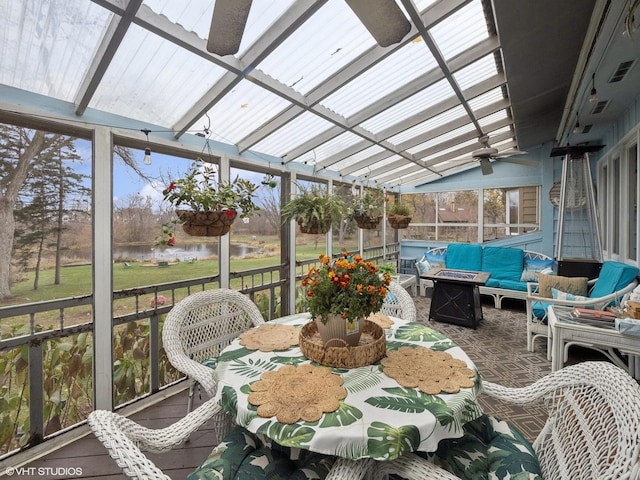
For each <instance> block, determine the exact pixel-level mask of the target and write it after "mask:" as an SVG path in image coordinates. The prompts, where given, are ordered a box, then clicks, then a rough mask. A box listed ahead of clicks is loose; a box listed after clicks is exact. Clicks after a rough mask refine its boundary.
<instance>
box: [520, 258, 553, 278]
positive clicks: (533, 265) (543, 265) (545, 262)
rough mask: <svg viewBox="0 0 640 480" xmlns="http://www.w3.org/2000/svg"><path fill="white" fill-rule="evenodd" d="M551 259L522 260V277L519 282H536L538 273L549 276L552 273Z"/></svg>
mask: <svg viewBox="0 0 640 480" xmlns="http://www.w3.org/2000/svg"><path fill="white" fill-rule="evenodd" d="M553 262H554V260H553V259H552V258H548V259H544V258H537V259H534V258H526V257H525V259H524V268H523V269H522V275H521V276H520V281H521V282H537V281H538V275H539V274H540V273H546V274H547V275H550V274H552V273H553Z"/></svg>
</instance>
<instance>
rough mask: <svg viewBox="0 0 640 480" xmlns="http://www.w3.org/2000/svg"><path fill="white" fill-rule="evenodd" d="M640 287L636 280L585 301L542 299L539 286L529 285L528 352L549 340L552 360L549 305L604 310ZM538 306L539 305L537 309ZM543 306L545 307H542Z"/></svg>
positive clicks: (592, 283)
mask: <svg viewBox="0 0 640 480" xmlns="http://www.w3.org/2000/svg"><path fill="white" fill-rule="evenodd" d="M594 284H595V280H591V281H589V284H588V287H589V290H591V289H593V286H594ZM637 285H638V282H637V281H636V280H634V281H632V282H631V283H629V284H628V285H627V286H625V287H624V288H621V289H620V290H617V291H615V292H613V293H611V294H609V295H606V296H603V297H596V298H586V299H584V300H560V299H556V298H547V297H541V296H539V294H538V284H537V283H535V282H529V283H527V299H526V302H527V303H526V308H527V350H529V351H530V352H534V351H535V341H536V339H537V338H546V339H547V360H551V344H552V342H553V339H552V338H551V337H550V336H549V335H550V332H549V327H548V325H547V313H546V309H547V307H548V306H549V305H559V306H564V307H582V308H595V309H597V310H602V309H604V308H606V307H607V305H609V304H611V303H612V302H619V301H621V299H622V298H623V297H624V296H625V295H626V294H628V293H630V292H631V291H633V289H634V288H635V287H636V286H637ZM536 305H539V306H538V307H536ZM541 306H543V307H541ZM541 309H542V310H544V315H543V316H542V317H540V315H541V314H539V313H537V311H538V310H541Z"/></svg>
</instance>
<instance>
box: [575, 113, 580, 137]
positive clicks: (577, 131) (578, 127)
mask: <svg viewBox="0 0 640 480" xmlns="http://www.w3.org/2000/svg"><path fill="white" fill-rule="evenodd" d="M573 133H580V121H579V120H578V114H577V113H576V126H575V127H573Z"/></svg>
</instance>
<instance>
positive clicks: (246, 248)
mask: <svg viewBox="0 0 640 480" xmlns="http://www.w3.org/2000/svg"><path fill="white" fill-rule="evenodd" d="M230 250H231V256H233V257H239V258H242V257H244V256H246V255H248V254H252V253H256V252H258V251H259V250H260V248H259V247H252V246H251V245H246V244H244V243H235V244H234V243H232V244H231V248H230ZM217 254H218V242H209V243H185V244H183V245H180V246H179V247H177V246H176V247H159V246H154V245H120V246H118V245H114V247H113V258H114V259H123V260H138V261H153V260H175V259H179V260H181V261H184V260H190V259H202V258H208V257H211V256H213V255H217Z"/></svg>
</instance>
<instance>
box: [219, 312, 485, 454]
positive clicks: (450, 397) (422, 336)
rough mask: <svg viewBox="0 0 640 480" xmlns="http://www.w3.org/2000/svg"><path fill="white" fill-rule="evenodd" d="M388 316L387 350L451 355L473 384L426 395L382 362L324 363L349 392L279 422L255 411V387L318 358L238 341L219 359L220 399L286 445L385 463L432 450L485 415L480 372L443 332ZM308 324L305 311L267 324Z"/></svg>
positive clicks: (240, 418) (247, 423)
mask: <svg viewBox="0 0 640 480" xmlns="http://www.w3.org/2000/svg"><path fill="white" fill-rule="evenodd" d="M391 320H392V321H393V324H392V325H391V326H390V327H389V328H387V329H385V336H386V343H387V347H386V350H387V352H389V351H391V350H397V349H399V348H401V347H403V346H412V347H426V348H428V349H430V350H432V351H439V352H446V353H448V354H450V355H451V356H452V357H453V358H455V359H459V360H462V361H463V362H464V363H465V364H466V366H467V367H468V368H469V369H472V370H473V372H474V376H473V378H472V380H473V386H472V387H469V388H460V389H459V391H458V392H457V393H442V392H441V393H438V394H428V393H424V392H423V391H421V390H420V389H418V388H409V387H403V386H401V385H400V384H399V383H398V382H397V381H396V380H395V379H393V378H391V377H389V376H387V375H386V374H385V373H384V371H383V366H382V365H381V363H380V361H377V362H375V363H373V364H371V365H366V366H362V367H357V368H349V369H347V368H337V367H326V368H329V369H330V370H331V371H332V373H335V374H337V375H339V376H340V377H341V378H342V380H343V383H342V387H344V389H345V390H346V397H345V398H344V399H341V400H340V401H339V408H338V409H337V410H335V411H333V412H330V413H324V414H323V415H322V416H321V418H320V419H319V420H317V421H312V422H309V421H304V420H299V421H297V422H295V423H291V424H288V423H281V422H279V421H278V420H277V419H276V418H275V417H263V416H259V415H258V413H257V411H258V409H257V407H256V406H254V405H252V404H250V403H249V399H248V398H249V394H250V393H251V391H252V390H251V385H252V384H253V383H254V382H257V381H259V380H260V379H261V376H262V375H263V374H264V373H265V372H269V371H276V370H278V369H279V368H281V367H283V366H285V365H293V366H299V365H302V364H308V363H313V362H311V361H310V360H309V359H307V358H306V357H305V356H304V355H303V354H302V352H301V350H300V347H299V346H298V345H292V346H290V347H289V348H288V349H286V350H279V351H266V352H265V351H260V350H251V349H249V348H247V347H246V346H244V345H241V344H240V339H239V338H237V339H235V340H234V341H233V342H232V343H231V345H229V346H228V347H226V348H225V349H224V350H223V351H222V352H221V354H220V355H219V356H218V358H217V359H216V360H215V370H214V378H215V380H216V382H217V383H218V388H217V392H216V396H217V398H218V401H219V402H220V404H221V405H222V407H223V408H224V410H225V411H226V412H227V413H229V414H230V415H232V416H233V417H234V419H235V421H236V423H237V424H238V425H240V426H242V427H245V428H246V429H248V430H249V431H251V432H253V433H255V434H257V435H260V436H262V437H263V438H265V439H270V440H271V441H274V442H276V443H278V444H280V445H284V446H287V447H293V448H302V449H307V450H311V451H314V452H318V453H323V454H328V455H336V456H340V457H344V458H348V459H353V460H357V459H361V458H372V459H375V460H382V461H383V460H394V459H396V458H398V457H400V456H402V455H404V454H406V453H408V452H412V451H425V452H432V451H435V450H436V449H437V446H438V442H440V440H442V439H445V438H458V437H461V436H462V434H463V425H464V424H465V423H466V422H469V421H471V420H474V419H476V418H478V417H479V416H480V415H482V413H483V412H482V409H481V407H480V406H479V404H478V403H477V400H476V397H477V395H478V393H479V392H480V391H481V388H482V381H481V377H480V374H479V373H478V371H477V369H476V367H475V365H474V364H473V362H472V361H471V360H470V359H469V357H468V356H467V355H466V354H465V352H464V351H463V350H462V349H461V348H460V347H458V346H457V345H456V344H455V343H454V342H452V341H451V340H450V339H449V338H447V337H446V336H444V335H442V334H441V333H439V332H437V331H436V330H433V329H432V328H429V327H428V326H426V325H424V324H421V323H415V322H407V321H404V320H402V319H399V318H392V319H391ZM309 321H311V319H310V316H309V315H308V314H297V315H291V316H288V317H282V318H281V319H277V320H274V321H272V322H268V323H266V324H265V325H268V324H270V323H274V322H275V323H281V324H286V325H294V326H296V327H302V326H303V325H304V324H306V323H307V322H309ZM255 328H260V327H255ZM313 364H314V365H316V366H318V364H317V363H313Z"/></svg>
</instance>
